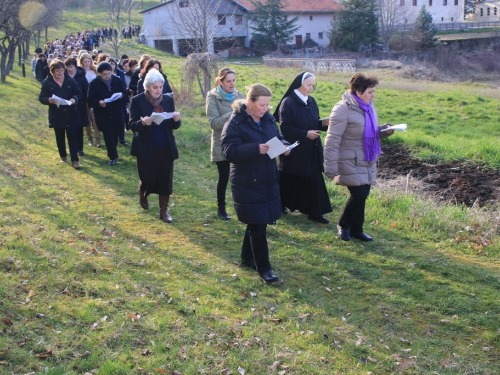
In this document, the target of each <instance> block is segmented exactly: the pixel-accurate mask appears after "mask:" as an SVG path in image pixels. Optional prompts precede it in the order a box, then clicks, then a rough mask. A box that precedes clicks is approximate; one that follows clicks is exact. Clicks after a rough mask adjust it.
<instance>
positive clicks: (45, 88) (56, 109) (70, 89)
mask: <svg viewBox="0 0 500 375" xmlns="http://www.w3.org/2000/svg"><path fill="white" fill-rule="evenodd" d="M65 70H66V69H65V66H64V63H63V62H62V61H59V60H54V61H52V63H51V64H50V74H49V76H48V77H47V79H46V80H45V81H43V83H42V90H41V91H40V96H39V98H38V99H39V100H40V103H42V104H45V105H48V106H49V127H50V128H53V129H54V133H55V135H56V143H57V149H58V150H59V156H60V157H61V162H62V163H66V162H67V153H66V141H65V139H64V137H65V136H66V137H67V138H68V146H69V153H70V156H71V163H72V165H73V168H75V169H80V163H79V159H78V151H79V147H78V131H79V129H80V119H79V117H78V112H77V105H78V103H79V102H80V101H82V91H81V90H80V87H79V86H78V84H77V83H76V81H75V80H73V79H72V78H70V77H68V76H66V75H65V74H64V73H65Z"/></svg>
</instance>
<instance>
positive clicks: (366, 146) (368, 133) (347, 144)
mask: <svg viewBox="0 0 500 375" xmlns="http://www.w3.org/2000/svg"><path fill="white" fill-rule="evenodd" d="M377 84H378V79H377V78H376V77H374V76H369V75H364V74H363V73H356V74H354V75H353V76H352V78H351V82H350V85H349V90H348V91H347V92H345V93H344V94H343V95H342V100H341V101H340V102H338V103H337V104H335V106H334V107H333V109H332V112H331V114H330V125H329V127H328V133H327V136H326V140H325V174H326V175H327V176H328V177H329V178H330V180H335V183H336V184H337V185H343V186H346V187H347V188H348V189H349V192H350V193H351V196H350V197H349V199H348V200H347V203H346V205H345V207H344V211H343V212H342V215H341V216H340V220H339V224H338V226H337V228H338V234H339V237H340V238H341V239H342V240H344V241H350V239H351V237H353V238H356V239H359V240H361V241H373V238H372V237H371V236H369V235H368V234H366V233H364V231H363V223H364V221H365V202H366V198H368V194H370V187H371V185H373V184H374V183H375V180H376V177H377V157H378V155H379V154H380V152H381V151H380V138H386V137H388V136H390V135H392V134H393V133H394V130H388V131H385V132H381V131H380V130H382V129H385V128H387V127H389V126H390V125H389V124H384V125H381V126H379V125H378V118H377V113H376V112H375V108H374V107H373V103H372V101H373V99H374V98H375V86H376V85H377Z"/></svg>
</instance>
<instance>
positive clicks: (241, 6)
mask: <svg viewBox="0 0 500 375" xmlns="http://www.w3.org/2000/svg"><path fill="white" fill-rule="evenodd" d="M462 1H463V0H462ZM283 5H284V6H285V7H284V9H283V11H284V12H285V13H287V14H289V15H290V18H292V17H298V23H297V25H298V26H300V29H299V30H298V31H297V32H296V35H295V38H294V42H293V43H295V44H296V45H297V46H298V47H303V46H304V45H306V46H307V44H308V43H311V42H315V43H317V44H318V45H320V46H327V45H328V44H329V43H330V41H329V39H328V36H327V33H328V31H329V30H330V28H331V21H332V20H333V17H334V15H335V13H336V12H337V11H338V10H340V9H341V8H342V6H341V5H340V4H339V2H337V1H335V0H308V1H302V0H284V1H283ZM254 9H255V8H254V6H253V4H252V2H251V1H250V0H167V2H165V3H162V4H159V5H156V6H154V7H152V8H148V9H145V10H143V11H141V12H140V13H141V14H142V17H143V28H142V30H143V34H144V38H145V41H146V44H147V45H149V46H151V47H155V48H158V49H161V50H165V51H168V52H173V53H174V54H176V55H178V54H181V55H185V54H186V53H187V52H188V51H189V50H190V47H189V43H192V42H193V40H198V41H201V43H206V45H207V48H208V51H210V52H218V51H221V50H224V49H227V48H229V47H234V46H236V47H237V46H244V47H249V46H250V42H251V38H252V29H251V27H250V26H249V23H248V20H247V17H246V15H248V14H249V13H251V12H252V11H254ZM207 15H208V17H207Z"/></svg>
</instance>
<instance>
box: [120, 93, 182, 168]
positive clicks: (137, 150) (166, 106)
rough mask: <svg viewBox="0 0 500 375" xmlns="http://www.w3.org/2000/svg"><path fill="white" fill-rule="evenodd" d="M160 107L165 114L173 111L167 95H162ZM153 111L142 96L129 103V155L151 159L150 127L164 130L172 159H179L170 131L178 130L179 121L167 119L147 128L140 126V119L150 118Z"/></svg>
mask: <svg viewBox="0 0 500 375" xmlns="http://www.w3.org/2000/svg"><path fill="white" fill-rule="evenodd" d="M161 106H162V107H163V110H164V111H165V112H174V111H175V106H174V101H173V99H172V97H170V96H168V95H163V100H162V102H161ZM153 110H154V107H153V106H152V105H151V103H149V102H148V101H147V99H146V97H145V96H144V94H139V95H136V96H134V97H133V98H132V102H131V103H130V121H129V127H130V130H132V131H133V132H134V139H133V141H132V148H131V150H130V155H132V156H135V157H139V158H142V159H145V160H151V159H152V158H153V153H152V143H153V139H152V135H151V133H152V132H151V127H152V126H160V127H162V128H164V130H165V132H166V135H167V138H168V143H169V146H170V147H169V148H170V152H171V153H172V159H173V160H176V159H178V158H179V152H178V151H177V145H176V144H175V137H174V133H173V131H172V130H174V129H179V127H180V126H181V121H177V122H176V121H174V119H168V120H163V121H162V123H161V124H160V125H156V124H154V123H153V124H151V125H149V126H145V125H142V121H141V117H146V116H151V114H152V113H153Z"/></svg>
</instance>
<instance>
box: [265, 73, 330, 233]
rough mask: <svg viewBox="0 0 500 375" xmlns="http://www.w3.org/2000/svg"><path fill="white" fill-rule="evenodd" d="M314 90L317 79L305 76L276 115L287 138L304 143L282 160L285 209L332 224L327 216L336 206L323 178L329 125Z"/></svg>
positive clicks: (293, 85) (280, 166) (288, 93)
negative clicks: (325, 133) (324, 136)
mask: <svg viewBox="0 0 500 375" xmlns="http://www.w3.org/2000/svg"><path fill="white" fill-rule="evenodd" d="M313 88H314V75H313V74H312V73H308V72H302V73H301V74H299V75H298V76H297V77H296V78H295V80H294V81H293V82H292V84H291V85H290V87H289V88H288V90H287V92H286V93H285V95H284V96H283V99H281V102H280V104H278V108H277V109H276V111H275V112H274V117H275V118H276V121H278V122H279V123H280V127H281V133H282V134H283V136H284V137H285V138H286V139H287V140H288V141H289V142H292V143H293V142H296V141H299V143H300V144H299V146H297V147H296V148H295V149H294V150H293V152H292V153H291V155H290V156H289V157H281V156H280V158H279V169H280V172H281V173H280V194H281V205H282V209H283V211H284V212H286V208H289V209H290V211H295V210H299V211H300V212H301V213H303V214H306V215H308V219H309V220H313V221H316V222H318V223H321V224H328V222H329V220H328V219H327V218H326V217H324V216H323V215H324V214H326V213H328V212H332V206H331V204H330V198H329V196H328V192H327V190H326V185H325V179H324V178H323V145H322V144H321V137H320V131H326V130H327V129H328V122H329V121H328V120H324V121H320V119H319V118H320V116H319V109H318V105H317V104H316V101H315V100H314V98H313V97H312V96H311V95H309V94H310V93H311V92H312V90H313Z"/></svg>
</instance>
